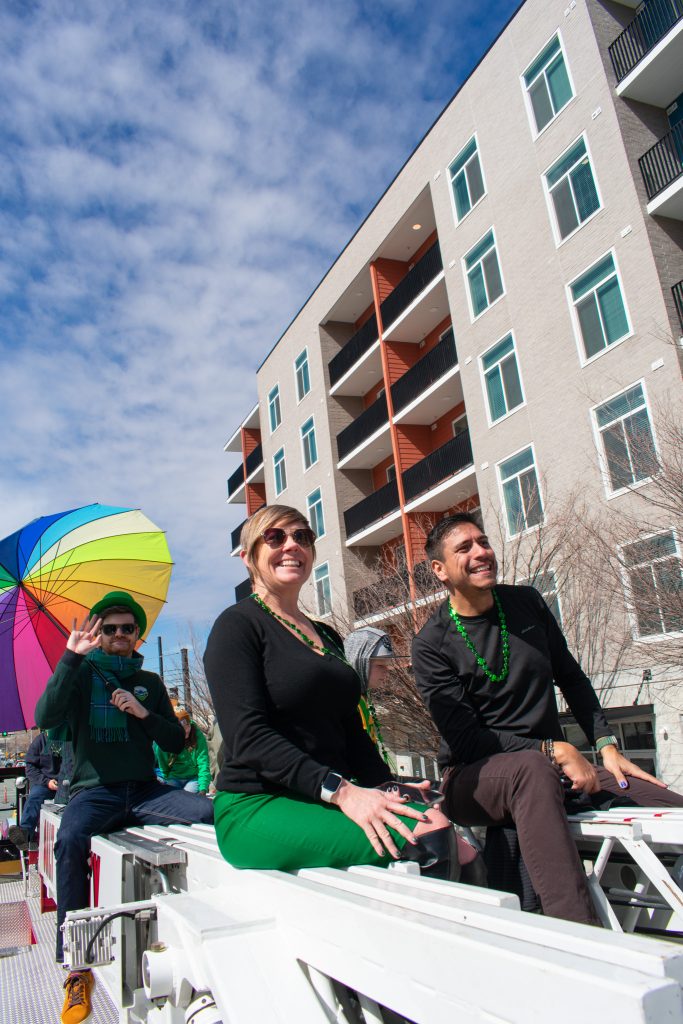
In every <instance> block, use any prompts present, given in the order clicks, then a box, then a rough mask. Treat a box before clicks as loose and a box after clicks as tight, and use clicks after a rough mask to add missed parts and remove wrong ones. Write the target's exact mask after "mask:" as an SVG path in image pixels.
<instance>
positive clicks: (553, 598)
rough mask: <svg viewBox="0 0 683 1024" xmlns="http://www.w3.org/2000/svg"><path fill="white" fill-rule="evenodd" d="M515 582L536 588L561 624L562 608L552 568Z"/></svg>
mask: <svg viewBox="0 0 683 1024" xmlns="http://www.w3.org/2000/svg"><path fill="white" fill-rule="evenodd" d="M516 582H517V583H519V584H521V585H522V586H524V587H533V588H534V589H535V590H537V591H538V592H539V594H540V595H541V597H542V598H543V600H544V601H545V603H546V604H547V605H548V608H550V611H551V612H552V613H553V615H554V616H555V618H556V619H557V621H558V623H559V624H560V626H561V625H562V609H561V608H560V597H559V594H558V592H557V580H556V578H555V572H554V570H553V569H546V570H545V572H537V573H536V575H535V576H531V577H527V578H526V579H524V580H517V581H516Z"/></svg>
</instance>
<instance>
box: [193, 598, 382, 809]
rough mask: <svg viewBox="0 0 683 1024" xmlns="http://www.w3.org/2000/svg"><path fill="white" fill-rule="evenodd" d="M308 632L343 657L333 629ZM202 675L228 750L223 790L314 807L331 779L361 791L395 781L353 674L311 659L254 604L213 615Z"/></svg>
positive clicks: (333, 661) (327, 658) (328, 660)
mask: <svg viewBox="0 0 683 1024" xmlns="http://www.w3.org/2000/svg"><path fill="white" fill-rule="evenodd" d="M314 626H315V628H316V629H317V630H318V631H319V633H320V635H321V637H322V638H323V641H324V642H325V646H326V647H331V646H332V645H331V644H330V643H329V641H326V640H325V636H324V634H325V633H326V634H327V637H331V638H332V639H333V641H334V643H335V645H336V646H338V647H339V648H340V650H341V651H343V643H342V641H341V638H340V637H339V635H338V634H337V633H335V631H334V630H332V629H331V628H330V627H329V626H325V625H323V626H321V625H320V624H319V623H314ZM204 667H205V669H206V678H207V681H208V684H209V689H210V691H211V696H212V698H213V703H214V708H215V710H216V717H217V719H218V725H219V727H220V730H221V732H222V734H223V740H224V743H225V760H224V762H223V767H222V769H221V772H220V774H219V776H218V782H217V788H218V789H219V790H227V791H228V792H231V793H281V792H283V791H284V790H291V791H293V792H295V793H300V794H303V795H304V796H307V797H310V798H312V799H314V800H317V799H319V798H320V787H321V785H322V782H323V780H324V778H325V775H326V774H327V772H328V771H335V772H339V773H340V775H343V776H344V777H345V778H348V779H351V778H355V779H357V780H358V782H360V783H361V784H362V785H364V786H376V785H378V784H379V783H381V782H385V781H386V780H387V779H389V778H390V777H391V775H390V772H389V769H388V768H387V766H386V764H385V763H384V761H383V760H382V758H381V757H380V755H379V753H378V752H377V748H376V747H375V745H374V744H373V742H372V740H371V739H370V738H369V736H368V735H367V733H366V732H365V730H364V729H363V726H362V723H361V719H360V714H359V711H358V699H359V697H360V680H359V678H358V676H357V675H356V673H355V672H354V670H353V669H352V668H350V667H349V666H348V665H345V664H344V663H343V662H341V661H339V659H337V658H335V657H332V656H331V655H329V654H325V655H323V656H320V655H319V654H316V653H315V652H314V651H312V650H311V649H310V648H309V647H307V646H306V645H305V644H304V643H303V642H302V641H301V640H299V639H297V637H296V636H294V635H293V634H292V633H290V632H289V630H288V629H286V628H285V627H284V626H283V625H282V624H281V623H280V622H278V621H277V620H276V619H274V618H272V616H270V615H269V614H268V613H267V612H265V611H263V609H262V608H260V607H259V606H258V605H257V604H256V602H255V601H250V600H245V601H240V602H239V603H238V604H235V605H232V606H231V607H230V608H227V609H226V610H225V611H224V612H223V613H222V614H221V615H219V617H218V619H217V620H216V622H215V623H214V626H213V629H212V630H211V633H210V635H209V639H208V642H207V646H206V653H205V655H204Z"/></svg>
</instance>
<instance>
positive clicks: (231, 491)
mask: <svg viewBox="0 0 683 1024" xmlns="http://www.w3.org/2000/svg"><path fill="white" fill-rule="evenodd" d="M240 501H245V494H244V466H243V465H242V464H241V463H240V465H239V466H238V467H237V469H236V470H235V472H234V473H232V475H231V476H229V477H228V502H240Z"/></svg>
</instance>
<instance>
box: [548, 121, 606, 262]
mask: <svg viewBox="0 0 683 1024" xmlns="http://www.w3.org/2000/svg"><path fill="white" fill-rule="evenodd" d="M543 181H544V183H545V189H546V193H547V195H548V199H549V201H550V207H551V209H552V212H553V215H554V217H553V219H554V229H555V236H556V240H557V242H558V243H559V242H563V241H564V240H565V239H566V238H569V236H570V235H573V234H574V232H575V231H578V229H579V228H580V227H581V225H582V224H584V223H585V222H586V221H587V220H590V218H591V217H592V216H593V214H594V213H597V211H598V210H599V209H600V206H601V203H600V196H599V195H598V186H597V183H596V181H595V175H594V174H593V167H592V164H591V159H590V154H589V152H588V147H587V145H586V140H585V138H584V137H583V136H582V137H581V138H580V139H579V140H578V141H577V142H575V143H574V144H573V145H571V146H570V147H569V149H568V150H566V151H565V152H564V153H563V154H562V156H561V157H560V158H559V160H556V161H555V163H554V164H553V165H552V167H549V168H548V170H547V171H546V172H545V174H544V175H543Z"/></svg>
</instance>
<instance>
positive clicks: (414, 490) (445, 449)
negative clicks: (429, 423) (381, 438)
mask: <svg viewBox="0 0 683 1024" xmlns="http://www.w3.org/2000/svg"><path fill="white" fill-rule="evenodd" d="M472 461H473V460H472V445H471V443H470V432H469V430H463V432H462V434H458V435H457V437H452V438H451V439H450V441H446V443H445V444H442V445H441V447H440V448H437V449H436V451H435V452H432V453H431V455H427V456H426V457H425V458H424V459H420V461H419V462H417V463H415V465H414V466H411V467H410V469H406V470H405V472H404V474H403V492H404V494H405V498H406V501H412V500H413V498H417V497H418V495H420V494H423V493H424V492H425V491H428V490H429V489H430V488H431V487H435V486H436V485H437V484H440V483H441V481H442V480H445V479H446V478H447V477H449V476H455V474H456V473H460V472H461V471H462V470H463V469H465V467H466V466H471V465H472Z"/></svg>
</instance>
